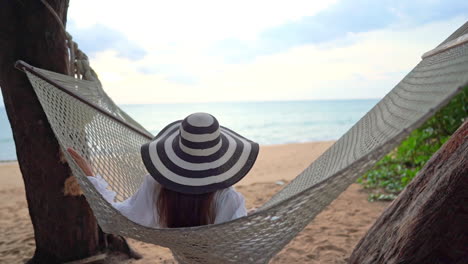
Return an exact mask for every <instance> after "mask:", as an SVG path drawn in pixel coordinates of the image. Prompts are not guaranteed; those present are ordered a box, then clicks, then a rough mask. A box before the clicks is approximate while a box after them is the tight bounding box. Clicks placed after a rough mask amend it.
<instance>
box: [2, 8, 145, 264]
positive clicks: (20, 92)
mask: <svg viewBox="0 0 468 264" xmlns="http://www.w3.org/2000/svg"><path fill="white" fill-rule="evenodd" d="M48 2H49V4H50V5H51V6H52V7H53V8H54V10H56V13H57V14H58V15H59V17H60V18H61V19H62V21H63V22H64V24H65V22H66V19H67V9H68V3H69V1H68V0H65V1H60V0H49V1H48ZM18 59H21V60H25V61H27V62H28V63H30V64H32V65H34V66H38V67H41V68H45V69H49V70H52V71H55V72H60V73H66V72H67V67H68V66H67V65H68V64H67V63H68V56H67V50H66V46H65V37H64V34H63V32H62V29H61V28H60V26H59V24H58V23H57V21H56V20H55V19H54V17H53V16H52V15H51V14H50V12H49V11H48V10H47V9H46V7H45V6H44V4H43V3H41V1H39V0H21V1H19V0H17V1H14V0H0V87H1V90H2V94H3V99H4V103H5V108H6V112H7V115H8V118H9V121H10V124H11V128H12V130H13V137H14V140H15V145H16V154H17V158H18V162H19V165H20V169H21V173H22V175H23V180H24V185H25V189H26V199H27V202H28V208H29V214H30V216H31V221H32V224H33V227H34V236H35V242H36V251H35V253H34V256H33V258H32V259H31V260H30V262H31V263H62V262H67V261H72V260H77V259H83V258H87V257H90V256H93V255H96V254H98V253H102V252H103V251H105V250H107V249H108V248H112V249H114V250H119V251H122V250H123V251H126V253H128V254H129V255H131V256H133V257H138V255H137V254H135V252H133V251H132V250H131V249H130V248H129V247H128V245H127V243H126V241H125V240H124V239H123V238H121V237H115V236H112V237H111V238H110V239H107V235H105V234H104V233H102V231H100V229H99V228H98V226H97V222H96V220H95V218H94V216H93V213H92V211H91V209H90V208H89V205H88V204H87V202H86V200H85V198H84V197H83V196H70V195H65V194H64V182H65V180H66V179H67V178H68V177H69V176H70V175H71V171H70V168H69V167H68V165H67V164H66V163H61V162H60V157H59V156H60V155H59V152H60V149H59V145H58V143H57V140H56V138H55V136H54V134H53V132H52V130H51V128H50V125H49V123H48V122H47V119H46V116H45V114H44V111H43V110H42V108H41V106H40V104H39V101H38V100H37V97H36V95H35V94H34V91H33V89H32V87H31V85H30V84H29V82H28V80H27V78H26V76H25V74H24V73H22V72H20V71H18V70H16V69H15V68H14V63H15V61H16V60H18ZM108 242H109V244H108Z"/></svg>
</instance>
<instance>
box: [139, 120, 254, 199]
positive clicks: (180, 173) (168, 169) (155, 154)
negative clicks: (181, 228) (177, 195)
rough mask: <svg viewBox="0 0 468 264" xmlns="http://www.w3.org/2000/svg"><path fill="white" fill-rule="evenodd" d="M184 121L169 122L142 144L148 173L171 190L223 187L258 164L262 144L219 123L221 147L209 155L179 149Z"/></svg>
mask: <svg viewBox="0 0 468 264" xmlns="http://www.w3.org/2000/svg"><path fill="white" fill-rule="evenodd" d="M181 122H182V120H179V121H175V122H173V123H171V124H169V125H167V126H166V127H165V128H164V129H163V130H162V131H161V132H159V133H158V135H157V136H156V137H154V139H153V140H152V141H151V142H148V143H146V144H144V145H143V146H142V147H141V156H142V159H143V163H144V165H145V167H146V169H147V170H148V172H149V174H150V175H151V176H152V177H153V178H154V179H155V180H156V181H157V182H158V183H159V184H161V185H162V186H164V187H165V188H168V189H170V190H173V191H176V192H181V193H187V194H202V193H209V192H214V191H216V190H220V189H224V188H227V187H229V186H232V185H233V184H235V183H237V182H238V181H240V180H241V179H242V178H244V176H245V175H247V173H248V172H249V171H250V169H251V168H252V166H253V164H254V163H255V161H256V159H257V156H258V152H259V146H258V144H257V143H255V142H252V141H250V140H248V139H246V138H244V137H243V136H241V135H239V134H237V133H235V132H234V131H232V130H230V129H228V128H226V127H223V126H220V134H221V142H220V144H221V147H220V148H219V149H217V150H216V151H215V152H213V153H211V154H210V155H207V156H192V155H189V154H187V153H185V152H184V151H182V150H181V149H180V145H179V140H180V138H179V137H180V135H179V128H180V124H181Z"/></svg>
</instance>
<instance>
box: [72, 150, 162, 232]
mask: <svg viewBox="0 0 468 264" xmlns="http://www.w3.org/2000/svg"><path fill="white" fill-rule="evenodd" d="M68 153H70V155H71V156H72V157H73V159H74V160H75V162H76V163H77V165H78V166H79V167H80V168H81V169H82V170H83V172H84V173H85V174H86V175H87V176H88V177H89V178H88V179H89V180H90V182H91V183H92V184H93V185H94V187H95V188H96V190H97V191H99V193H101V195H102V197H104V199H105V200H106V201H107V202H109V203H110V204H111V205H112V206H113V207H114V208H115V209H117V210H119V211H120V212H121V213H122V214H123V215H124V216H125V217H127V218H128V219H130V220H132V221H133V222H135V223H138V224H140V225H144V226H147V227H158V224H157V217H156V216H157V212H156V204H155V202H154V197H155V194H156V193H155V192H157V191H158V190H157V186H156V181H155V180H154V179H153V178H152V177H151V176H149V175H147V176H145V178H144V180H143V183H142V184H141V186H140V188H138V190H137V191H136V192H135V193H134V194H133V195H132V196H131V197H129V198H128V199H126V200H124V201H122V202H114V198H115V196H116V193H115V192H114V191H112V190H109V189H108V186H109V184H108V183H107V181H106V180H105V179H104V178H103V177H101V175H99V174H97V175H95V174H94V172H93V170H92V167H91V166H90V165H89V164H88V162H87V161H86V160H85V159H84V158H83V157H82V156H81V155H80V154H78V153H77V152H76V151H75V150H74V149H72V148H69V149H68Z"/></svg>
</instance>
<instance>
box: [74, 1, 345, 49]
mask: <svg viewBox="0 0 468 264" xmlns="http://www.w3.org/2000/svg"><path fill="white" fill-rule="evenodd" d="M336 1H337V0H324V1H309V0H295V1H278V0H256V1H248V0H239V1H218V0H201V1H180V0H179V1H144V0H140V1H132V2H129V1H123V0H113V1H111V0H100V1H91V0H80V1H74V2H72V3H71V4H70V7H69V12H68V13H69V15H68V17H69V19H71V20H73V21H74V23H76V25H77V27H81V28H84V27H89V26H91V25H93V24H104V25H106V26H108V27H110V28H114V29H116V30H119V31H121V32H124V33H125V34H126V35H127V36H128V37H129V38H130V39H132V40H134V41H137V42H138V43H140V44H142V45H143V46H145V47H147V48H151V47H154V46H155V45H156V46H158V47H164V46H165V45H171V44H173V43H174V42H178V41H184V40H190V41H191V42H192V44H193V42H196V43H207V42H210V41H213V40H220V39H224V38H241V39H243V38H247V39H248V38H255V36H256V34H257V33H259V32H261V31H263V30H265V29H267V28H270V27H274V26H277V25H281V24H284V23H287V22H290V21H295V20H297V19H300V18H302V17H304V16H312V15H314V14H316V13H317V12H319V11H321V10H323V9H325V8H327V7H328V6H330V5H331V4H333V3H335V2H336ZM104 10H107V12H105V11H104Z"/></svg>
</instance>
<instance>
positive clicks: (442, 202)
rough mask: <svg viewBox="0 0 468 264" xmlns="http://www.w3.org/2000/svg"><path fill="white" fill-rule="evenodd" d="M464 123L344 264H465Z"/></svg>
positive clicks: (467, 181) (467, 175) (467, 172)
mask: <svg viewBox="0 0 468 264" xmlns="http://www.w3.org/2000/svg"><path fill="white" fill-rule="evenodd" d="M467 139H468V121H465V123H464V124H463V125H462V126H461V127H460V128H459V129H458V130H457V131H456V132H455V133H454V134H453V136H452V137H451V138H450V140H449V141H448V142H447V143H445V144H444V145H443V146H442V147H441V149H440V150H439V151H437V153H436V154H434V156H432V158H431V159H430V160H429V161H428V163H427V164H426V165H425V166H424V168H423V169H422V170H421V171H420V172H419V174H418V175H417V176H416V177H415V178H414V179H413V181H412V182H411V184H409V185H408V187H406V189H405V190H404V191H403V192H402V193H401V194H400V196H398V198H397V199H396V200H395V201H393V203H392V204H391V205H390V206H389V207H388V208H387V209H386V210H385V211H384V213H383V214H382V215H381V216H380V217H379V219H377V221H376V222H375V224H374V225H373V226H372V228H371V229H370V230H369V231H368V232H367V234H366V235H365V237H364V238H363V239H361V241H360V242H359V244H358V245H357V246H356V248H355V249H354V251H353V253H352V255H351V257H350V260H349V263H353V264H354V263H356V264H367V263H386V264H392V263H398V264H405V263H414V264H417V263H430V264H439V263H440V264H442V263H443V264H447V263H450V264H457V263H459V264H462V263H463V264H466V263H468V140H467Z"/></svg>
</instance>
